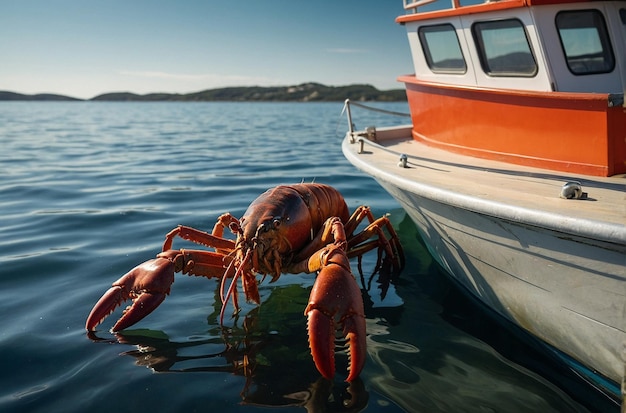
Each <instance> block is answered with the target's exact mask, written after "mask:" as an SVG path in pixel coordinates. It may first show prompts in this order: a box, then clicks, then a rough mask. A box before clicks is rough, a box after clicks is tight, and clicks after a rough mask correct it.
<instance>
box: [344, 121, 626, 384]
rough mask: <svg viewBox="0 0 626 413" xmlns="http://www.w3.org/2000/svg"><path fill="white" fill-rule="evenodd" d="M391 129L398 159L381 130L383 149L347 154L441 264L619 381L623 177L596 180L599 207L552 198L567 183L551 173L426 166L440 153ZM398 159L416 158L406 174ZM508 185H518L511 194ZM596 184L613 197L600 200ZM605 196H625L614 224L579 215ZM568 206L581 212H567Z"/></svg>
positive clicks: (593, 192)
mask: <svg viewBox="0 0 626 413" xmlns="http://www.w3.org/2000/svg"><path fill="white" fill-rule="evenodd" d="M387 132H388V133H392V134H394V136H395V137H394V139H392V140H391V141H389V142H390V148H391V151H396V152H389V150H384V149H383V148H382V146H386V144H385V143H384V138H385V131H381V132H378V134H377V142H378V143H381V142H382V143H381V146H379V145H370V144H366V145H365V147H364V150H363V151H362V152H363V153H359V143H350V141H351V137H350V136H348V137H346V139H345V140H344V143H343V151H344V154H345V155H346V157H347V159H348V160H349V161H350V162H351V163H353V164H354V165H355V166H356V167H357V168H359V169H361V170H363V171H364V172H366V173H368V174H370V175H371V176H373V177H374V178H375V179H376V180H377V181H378V182H379V183H380V184H381V185H382V186H383V187H384V188H385V189H386V190H387V191H388V192H389V193H390V194H391V195H392V196H393V197H394V198H396V199H397V200H398V201H399V202H400V203H401V204H402V206H403V207H404V209H405V210H406V211H407V213H408V214H409V215H410V216H411V218H412V219H413V221H414V222H415V223H416V224H417V226H418V228H419V230H420V232H421V235H422V237H423V239H424V241H425V243H426V244H427V246H428V248H429V249H430V251H431V253H432V254H433V256H434V257H435V258H436V259H437V260H438V261H439V263H440V264H441V265H442V267H443V268H444V269H445V270H446V271H447V272H448V273H449V274H450V275H451V276H452V277H454V279H456V281H458V283H460V284H461V285H462V286H464V287H465V288H466V289H467V290H468V291H470V292H471V293H472V294H473V295H474V296H475V297H476V298H478V299H479V300H480V301H482V302H483V303H484V304H486V305H487V306H489V307H490V308H491V309H493V310H494V311H496V312H497V313H499V314H500V315H502V316H504V317H505V318H506V319H508V320H510V321H512V322H513V323H515V324H517V325H518V326H520V327H522V328H523V329H525V330H526V331H528V332H530V333H532V334H533V335H535V336H536V337H538V338H540V339H541V340H542V341H543V342H545V343H548V344H550V345H551V346H553V347H554V348H556V349H558V350H560V351H561V352H563V353H565V354H567V355H569V356H570V357H572V358H574V359H575V360H577V361H578V362H580V363H582V364H583V365H584V366H586V367H587V368H589V369H590V370H592V371H593V372H599V373H600V375H601V376H604V377H606V378H608V379H610V380H611V381H614V382H615V383H620V382H621V381H622V377H623V375H624V361H623V360H622V351H623V346H624V344H625V343H626V331H625V328H624V327H625V319H626V317H625V313H626V226H625V225H624V221H622V223H621V224H620V222H619V217H620V216H623V217H626V213H625V212H626V210H625V209H624V208H626V207H625V206H624V205H625V204H624V203H623V199H624V192H623V190H622V191H619V190H617V191H616V190H615V188H618V189H619V182H623V181H624V179H623V178H622V179H621V181H615V182H617V183H618V184H617V186H613V183H612V182H613V181H611V180H610V178H601V179H600V181H601V183H602V185H599V186H598V189H589V191H590V194H589V196H590V197H593V196H598V197H599V198H598V200H597V201H598V202H596V205H591V203H593V202H595V200H593V201H580V200H563V199H559V198H558V193H559V192H558V189H559V185H562V183H563V182H562V181H559V180H558V179H555V178H554V176H553V175H549V174H545V179H544V177H543V176H542V174H538V173H537V172H538V171H537V170H535V171H532V170H529V169H527V168H515V167H510V168H509V167H508V166H507V167H506V169H502V167H503V166H504V164H497V163H489V162H486V161H479V162H480V165H478V164H471V162H470V158H467V159H461V157H459V156H456V155H455V156H454V157H453V158H451V159H432V158H429V157H430V156H431V155H432V154H441V153H443V152H441V151H439V152H437V151H431V152H432V153H431V152H429V151H430V150H429V149H428V148H427V147H425V146H423V145H420V144H419V143H417V142H414V141H412V140H411V139H410V138H409V139H406V140H398V139H396V138H397V136H398V133H400V132H401V130H400V129H396V130H389V131H387ZM409 150H411V151H413V152H410V153H409V152H407V151H409ZM416 150H417V151H416ZM398 152H402V153H408V154H409V155H410V154H411V153H412V154H413V155H414V157H410V156H409V168H400V167H398V166H397V163H398ZM486 177H487V178H489V182H488V183H487V180H486V179H485V178H486ZM559 178H562V177H559ZM555 182H556V185H555ZM507 183H508V185H512V186H516V185H517V186H519V188H518V189H515V187H514V188H507V187H506V186H507ZM490 185H491V188H490ZM622 185H623V184H622ZM552 186H554V188H551V187H552ZM601 186H603V187H604V188H611V189H610V192H607V193H606V194H604V193H602V194H601V193H600V192H599V188H601ZM546 188H549V189H548V191H552V190H553V191H554V199H548V198H547V197H546V196H545V194H544V193H543V191H544V190H546ZM490 191H491V192H490ZM605 196H606V197H609V198H610V197H617V200H619V199H622V202H621V203H620V204H614V205H613V207H612V208H613V209H615V208H617V210H614V211H613V212H614V216H612V217H613V218H615V219H613V218H612V217H611V216H608V215H607V217H608V218H609V222H603V221H598V220H596V219H583V218H582V217H581V216H580V213H581V210H580V208H581V207H582V209H583V210H584V209H585V208H587V207H599V208H602V205H601V203H603V202H602V201H604V200H605V198H604V197H605ZM520 198H523V199H520ZM607 199H608V198H607ZM533 202H536V204H535V205H534V207H533V206H532V205H533ZM582 202H586V204H581V203H582ZM520 205H521V206H520ZM559 205H561V207H560V208H559ZM616 205H619V206H617V207H616ZM570 207H573V208H574V209H576V210H577V213H576V214H571V215H570V214H569V212H570V211H568V209H569V208H570ZM599 212H600V213H601V212H602V210H601V209H600V210H599ZM559 215H560V216H559ZM600 217H601V215H600ZM596 218H597V217H596ZM610 219H613V222H610Z"/></svg>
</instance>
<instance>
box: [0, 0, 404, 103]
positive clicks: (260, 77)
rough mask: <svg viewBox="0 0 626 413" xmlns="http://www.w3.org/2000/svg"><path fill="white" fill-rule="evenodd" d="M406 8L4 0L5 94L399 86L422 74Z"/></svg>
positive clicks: (0, 8) (1, 64)
mask: <svg viewBox="0 0 626 413" xmlns="http://www.w3.org/2000/svg"><path fill="white" fill-rule="evenodd" d="M401 14H404V11H403V9H402V1H401V0H386V1H380V0H379V1H375V0H361V1H358V0H318V1H304V0H291V1H289V0H258V1H245V0H244V1H237V0H170V1H164V0H108V1H96V0H0V90H7V91H12V92H18V93H25V94H36V93H55V94H62V95H67V96H72V97H76V98H82V99H89V98H92V97H95V96H97V95H99V94H102V93H108V92H133V93H138V94H146V93H153V92H154V93H156V92H165V93H189V92H198V91H201V90H206V89H214V88H220V87H228V86H253V85H259V86H288V85H296V84H300V83H305V82H318V83H322V84H325V85H329V86H343V85H349V84H355V83H367V84H371V85H374V86H375V87H377V88H379V89H381V90H386V89H399V88H403V85H402V84H401V83H398V82H397V81H396V78H397V77H398V76H399V75H402V74H407V73H412V72H413V69H412V64H411V60H410V52H409V46H408V42H407V39H406V31H405V29H404V27H403V26H401V25H399V24H397V23H396V22H395V18H396V17H397V16H399V15H401Z"/></svg>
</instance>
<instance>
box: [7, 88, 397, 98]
mask: <svg viewBox="0 0 626 413" xmlns="http://www.w3.org/2000/svg"><path fill="white" fill-rule="evenodd" d="M345 99H350V100H357V101H378V102H404V101H406V92H405V91H404V89H393V90H378V89H376V88H375V87H374V86H371V85H349V86H325V85H322V84H319V83H303V84H301V85H296V86H269V87H262V86H242V87H224V88H219V89H209V90H204V91H201V92H194V93H186V94H179V93H149V94H146V95H137V94H135V93H129V92H117V93H105V94H102V95H98V96H96V97H94V98H91V99H76V98H72V97H69V96H63V95H55V94H49V93H45V94H37V95H24V94H21V93H15V92H8V91H0V101H96V102H337V101H344V100H345Z"/></svg>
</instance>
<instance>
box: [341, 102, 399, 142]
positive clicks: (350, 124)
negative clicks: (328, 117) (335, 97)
mask: <svg viewBox="0 0 626 413" xmlns="http://www.w3.org/2000/svg"><path fill="white" fill-rule="evenodd" d="M350 105H352V106H358V107H360V108H362V109H366V110H371V111H373V112H379V113H385V114H387V115H394V116H404V117H407V118H410V117H411V114H410V113H404V112H395V111H393V110H385V109H380V108H375V107H373V106H367V105H364V104H362V103H357V102H351V101H350V99H346V100H345V101H344V104H343V109H342V110H341V114H342V115H343V112H344V111H345V112H346V115H347V117H348V132H349V133H350V136H352V143H354V123H353V122H352V111H351V110H350Z"/></svg>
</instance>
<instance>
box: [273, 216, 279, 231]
mask: <svg viewBox="0 0 626 413" xmlns="http://www.w3.org/2000/svg"><path fill="white" fill-rule="evenodd" d="M272 223H273V224H274V228H275V229H276V228H278V227H280V218H279V217H276V218H274V221H273V222H272Z"/></svg>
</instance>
